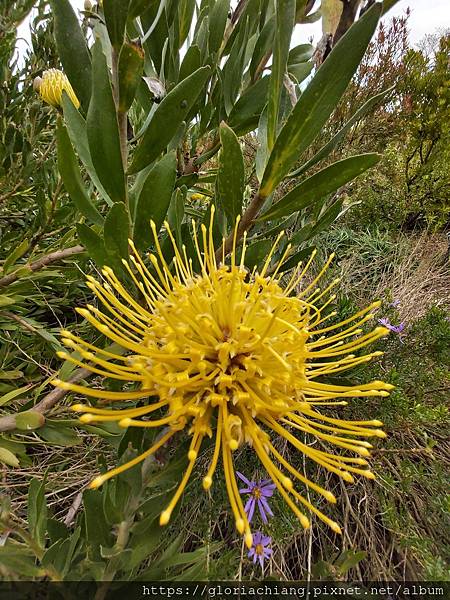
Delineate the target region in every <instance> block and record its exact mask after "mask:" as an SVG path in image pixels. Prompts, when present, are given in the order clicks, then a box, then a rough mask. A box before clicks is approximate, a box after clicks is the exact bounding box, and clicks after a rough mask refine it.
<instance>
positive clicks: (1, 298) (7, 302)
mask: <svg viewBox="0 0 450 600" xmlns="http://www.w3.org/2000/svg"><path fill="white" fill-rule="evenodd" d="M15 302H16V299H15V297H14V296H7V295H6V294H0V308H1V307H3V306H11V304H14V303H15Z"/></svg>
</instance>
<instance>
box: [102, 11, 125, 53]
mask: <svg viewBox="0 0 450 600" xmlns="http://www.w3.org/2000/svg"><path fill="white" fill-rule="evenodd" d="M129 4H130V0H103V12H104V14H105V21H106V28H107V29H108V35H109V39H110V40H111V45H112V46H113V47H114V48H115V49H116V50H118V49H119V48H120V47H121V45H122V44H123V39H124V34H125V27H126V24H127V15H128V6H129Z"/></svg>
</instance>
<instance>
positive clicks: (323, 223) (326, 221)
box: [308, 200, 344, 239]
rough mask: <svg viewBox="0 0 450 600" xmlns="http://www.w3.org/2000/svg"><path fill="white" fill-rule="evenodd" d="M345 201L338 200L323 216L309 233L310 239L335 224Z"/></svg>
mask: <svg viewBox="0 0 450 600" xmlns="http://www.w3.org/2000/svg"><path fill="white" fill-rule="evenodd" d="M343 202H344V201H343V200H336V202H334V204H332V205H331V206H330V207H329V208H327V210H326V211H325V212H324V213H323V214H322V215H321V217H320V218H319V220H318V221H317V223H316V224H315V225H314V226H313V228H312V229H311V231H310V232H309V236H308V239H311V238H313V237H314V236H315V235H317V234H319V233H320V232H321V231H325V229H327V228H328V227H329V226H330V225H331V224H332V223H334V222H335V221H336V219H337V217H338V216H339V213H340V212H341V210H342V204H343Z"/></svg>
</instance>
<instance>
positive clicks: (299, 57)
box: [288, 44, 314, 65]
mask: <svg viewBox="0 0 450 600" xmlns="http://www.w3.org/2000/svg"><path fill="white" fill-rule="evenodd" d="M313 54H314V48H313V47H312V46H311V44H300V45H299V46H295V47H294V48H292V49H291V50H289V57H288V65H298V64H300V63H306V62H308V61H309V60H310V59H311V58H312V55H313Z"/></svg>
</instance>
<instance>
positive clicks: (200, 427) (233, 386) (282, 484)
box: [53, 207, 393, 547]
mask: <svg viewBox="0 0 450 600" xmlns="http://www.w3.org/2000/svg"><path fill="white" fill-rule="evenodd" d="M213 215H214V207H213V210H212V216H211V223H210V226H209V228H206V227H205V226H204V225H202V227H201V235H200V236H198V235H197V233H195V227H194V243H195V247H196V252H197V257H198V261H199V264H200V269H199V270H200V272H199V274H197V273H195V272H194V270H193V263H192V260H190V259H189V260H188V258H187V255H186V250H185V248H184V247H182V248H181V249H180V248H178V247H177V244H176V242H175V239H174V237H173V234H172V232H171V231H170V228H169V226H168V224H167V223H166V224H165V226H166V229H167V232H168V235H169V236H170V239H171V241H172V244H173V248H174V252H175V256H174V259H173V268H170V267H169V265H168V264H167V263H166V261H165V259H164V257H163V254H162V251H161V247H160V244H159V242H158V237H157V232H156V228H155V225H154V224H153V223H152V230H153V235H154V238H155V247H156V253H155V254H150V255H149V257H148V259H149V264H150V265H151V266H150V268H148V267H147V266H146V263H145V262H144V260H143V259H142V257H141V256H140V255H139V254H138V253H137V252H136V250H135V248H134V246H133V242H132V241H131V240H130V246H131V248H132V250H133V252H132V254H131V256H130V258H129V261H128V262H127V261H124V264H125V266H126V268H127V270H128V272H129V274H130V277H131V278H132V279H133V280H134V282H135V284H136V286H137V287H138V289H139V291H140V293H141V296H142V298H143V299H144V300H145V304H144V302H142V303H140V302H137V301H136V300H135V298H134V297H133V295H132V294H131V293H130V292H129V291H128V290H127V289H125V288H124V286H123V285H122V283H121V282H120V281H119V279H118V278H117V277H116V275H115V274H114V272H113V271H112V269H111V268H109V267H105V268H104V269H103V271H102V273H103V277H104V280H103V281H102V282H98V281H96V280H95V279H94V278H92V277H88V286H89V287H90V289H91V290H92V291H93V292H94V294H95V295H96V296H97V298H98V301H99V304H100V305H103V307H104V309H106V310H100V309H99V308H96V307H95V306H92V305H88V306H87V308H84V309H77V310H78V312H79V313H80V314H81V315H82V316H83V317H85V318H86V319H87V320H88V321H89V322H90V323H91V324H92V325H93V326H94V327H95V328H96V329H98V330H99V331H100V332H101V333H102V334H104V335H105V336H107V337H108V338H109V339H111V340H112V341H113V342H116V343H118V344H119V345H120V346H122V347H123V348H124V349H126V350H127V351H128V356H122V355H118V354H114V353H112V352H109V351H106V350H103V349H101V348H97V347H95V346H93V345H91V344H89V343H88V342H86V341H84V340H83V339H81V338H79V337H77V336H75V335H73V334H72V333H70V332H67V331H64V332H63V333H62V335H63V341H64V343H65V344H66V346H68V347H69V348H71V349H73V350H74V351H76V352H77V353H78V355H81V357H82V358H84V359H85V360H86V361H88V362H87V363H85V362H83V361H81V360H78V359H77V358H75V357H74V356H70V355H69V354H67V353H65V352H62V353H60V354H59V355H60V357H61V358H63V359H65V360H70V361H72V362H73V363H74V364H76V365H82V366H85V367H87V368H88V369H90V370H91V371H92V372H94V373H97V374H99V375H102V376H105V377H111V378H113V379H119V380H123V381H126V382H128V383H134V384H135V385H134V386H133V389H128V390H126V391H120V392H119V391H117V392H115V391H106V390H102V389H96V388H92V387H84V386H80V385H76V384H72V383H66V382H62V381H60V380H55V381H54V382H53V383H54V384H55V385H57V386H59V387H62V388H63V389H66V390H72V391H74V392H76V393H79V394H84V395H85V396H88V397H92V398H98V399H102V400H107V401H111V402H120V401H129V402H130V403H132V402H133V401H136V400H140V401H141V402H142V403H144V406H139V407H131V408H126V409H105V408H97V407H91V406H87V405H81V404H78V405H75V406H73V407H72V408H73V410H75V411H77V412H81V413H84V414H83V415H82V416H81V418H80V419H81V421H83V422H84V423H92V422H100V421H117V422H118V424H119V426H121V427H157V428H163V427H165V428H166V429H165V430H164V433H163V435H162V437H160V439H158V438H157V439H158V441H157V442H156V443H155V444H154V445H153V446H152V447H151V448H149V449H148V450H146V451H145V452H144V453H143V454H141V455H140V456H138V457H136V458H134V459H133V460H131V461H129V462H128V463H126V464H123V465H121V466H119V467H116V468H115V469H112V470H111V471H109V472H107V473H105V474H103V475H100V476H98V477H96V478H95V479H94V480H93V481H92V483H91V487H92V488H97V487H99V486H100V485H102V484H103V483H104V482H105V481H106V480H107V479H110V478H111V477H113V476H115V475H117V474H118V473H121V472H122V471H124V470H126V469H128V468H130V467H132V466H134V465H136V464H138V463H139V462H140V461H142V460H144V459H145V458H146V457H148V456H150V455H151V454H153V453H154V452H155V451H156V450H157V449H158V448H159V447H161V446H162V445H163V444H164V443H166V442H167V441H168V440H169V439H170V438H171V437H172V436H173V435H174V434H175V432H176V431H178V430H180V429H187V431H188V434H189V435H190V436H191V443H190V448H189V452H188V459H189V463H188V467H187V470H186V472H185V473H184V476H183V478H182V481H181V483H180V485H179V487H178V489H177V491H176V493H175V495H174V496H173V498H172V500H171V501H170V502H169V504H168V506H167V507H166V509H165V510H164V511H163V512H162V514H161V517H160V523H161V524H162V525H164V524H166V523H168V521H169V519H170V516H171V513H172V511H173V509H174V507H175V505H176V503H177V502H178V500H179V498H180V496H181V494H182V492H183V490H184V488H185V486H186V484H187V482H188V480H189V477H190V475H191V473H192V470H193V468H194V465H195V462H196V459H197V457H198V453H199V450H200V447H201V444H202V440H203V438H204V437H205V436H209V437H213V438H214V451H213V455H212V459H211V463H210V466H209V468H208V471H207V473H206V474H205V476H204V478H203V487H204V488H205V489H206V490H208V489H209V488H210V487H211V485H212V481H213V476H214V474H215V472H216V468H217V465H218V462H219V458H220V457H221V458H222V465H223V472H224V479H225V484H226V487H227V492H228V496H229V501H230V505H231V508H232V511H233V513H234V517H235V520H236V527H237V530H238V531H239V532H240V533H241V534H245V541H246V544H247V545H248V546H249V547H251V545H252V535H251V531H250V525H249V522H248V519H247V516H246V513H245V510H244V506H243V504H242V501H241V498H240V494H239V491H238V486H237V483H236V477H235V472H234V465H233V452H234V451H235V450H236V449H237V448H239V447H240V446H241V445H243V444H248V445H249V446H251V447H252V448H253V450H254V452H255V453H256V454H257V456H258V458H259V459H260V461H261V463H262V464H263V466H264V467H265V469H266V470H267V472H268V474H269V476H270V477H271V479H272V480H273V482H274V483H275V485H276V487H277V488H278V490H279V492H280V494H281V495H282V496H283V498H284V499H285V501H286V502H287V503H288V505H289V506H290V508H291V509H292V510H293V512H294V513H295V514H296V515H297V517H298V518H299V520H300V522H301V524H302V525H303V527H308V526H309V519H308V517H307V516H306V515H305V514H304V513H303V512H301V511H300V508H299V506H300V505H303V506H304V507H306V509H308V510H309V511H311V512H313V513H315V514H316V515H317V516H318V517H319V518H320V519H322V520H323V521H324V522H325V523H327V524H328V525H330V526H331V527H332V529H333V530H334V531H336V532H340V528H339V526H338V525H337V523H335V522H334V521H332V520H331V519H329V518H328V517H327V516H326V515H324V514H323V513H321V512H320V511H319V510H318V509H317V508H316V507H315V506H314V505H312V504H311V503H310V502H309V501H308V500H307V499H306V498H304V497H303V496H302V495H301V494H300V493H299V492H298V491H297V490H296V489H295V487H294V483H293V479H294V480H297V481H298V482H300V483H302V484H304V485H306V486H307V487H309V488H310V489H312V490H314V491H316V492H317V493H319V494H321V495H322V496H323V497H325V498H326V499H327V500H328V501H329V502H336V499H335V497H334V496H333V494H332V493H331V492H329V491H327V490H325V489H323V488H322V487H321V486H319V485H317V484H316V483H314V482H313V481H311V480H309V479H308V478H307V477H305V476H304V475H302V474H301V473H299V472H298V471H297V470H296V469H295V468H294V467H293V466H292V465H291V464H290V463H289V462H288V461H286V459H285V458H284V457H283V456H282V454H280V452H279V451H278V450H277V449H276V447H275V445H274V443H273V439H272V437H271V436H282V437H283V438H285V440H287V442H289V444H290V445H291V446H292V447H293V448H295V449H297V450H299V451H300V452H301V453H303V454H304V455H306V456H307V457H309V458H311V459H312V460H314V461H315V462H316V463H317V464H319V465H321V466H323V467H325V468H326V469H327V470H328V471H331V472H333V473H335V474H337V475H338V476H339V477H341V478H342V479H344V480H345V481H349V482H351V481H353V476H352V475H353V474H359V475H363V476H366V477H369V478H373V474H372V473H371V472H370V471H369V470H367V469H366V465H367V461H366V457H367V456H368V455H369V448H371V445H370V444H369V443H368V442H367V441H366V438H368V437H372V436H375V437H384V436H385V434H384V433H383V432H382V431H381V430H380V429H379V427H380V426H381V425H382V423H381V422H380V421H376V420H371V421H346V420H341V419H336V418H333V417H330V416H327V415H326V414H325V413H323V412H322V411H323V409H326V408H327V407H328V406H336V405H344V404H346V401H345V399H346V398H352V397H357V396H386V395H388V391H389V390H390V389H392V387H393V386H391V385H389V384H386V383H383V382H382V381H372V382H370V383H367V384H363V385H358V386H344V385H331V384H327V383H323V382H322V381H321V377H322V376H324V375H329V374H335V373H339V372H342V371H345V370H347V369H350V368H352V367H354V366H355V365H359V364H361V363H364V362H366V361H368V360H370V358H371V357H373V356H378V355H380V354H381V353H380V352H373V353H372V354H369V355H365V356H356V355H355V351H356V350H359V349H360V348H363V347H365V346H367V345H368V344H370V343H371V342H373V341H374V340H376V339H377V338H380V337H381V336H383V335H385V334H387V333H388V330H387V329H386V328H384V327H377V328H376V329H374V330H373V331H371V332H370V333H365V334H363V332H362V329H361V325H362V324H363V323H365V322H366V321H368V320H369V319H371V318H372V317H373V315H372V314H371V311H372V309H373V308H375V307H377V306H378V305H379V304H378V303H374V304H372V305H371V306H369V307H367V308H365V309H364V310H361V311H359V312H358V313H356V314H354V315H353V316H352V317H349V318H347V319H345V320H344V321H342V322H341V323H339V324H332V325H326V321H327V320H329V319H330V318H331V317H333V316H334V315H335V313H333V312H332V313H328V314H324V309H325V307H327V306H328V305H329V304H330V303H331V302H332V301H333V299H334V297H335V296H334V295H331V290H332V288H333V287H334V285H336V283H337V280H335V281H334V282H333V283H332V284H331V285H330V286H328V287H326V289H324V290H320V289H319V288H318V287H317V283H318V281H319V280H320V279H321V278H322V276H323V274H324V273H325V271H326V269H327V267H328V266H329V264H330V262H331V260H332V257H330V259H329V260H328V261H327V262H326V264H325V266H324V267H323V269H322V270H321V271H320V273H319V275H318V276H317V277H316V278H314V279H313V280H312V281H311V282H310V283H309V284H308V285H304V287H303V289H302V290H301V291H300V292H299V293H297V294H293V293H294V292H295V291H296V290H298V287H299V285H300V284H301V283H302V282H303V281H304V277H305V274H306V272H307V271H308V269H309V267H310V265H311V263H312V261H313V258H314V253H313V255H311V258H310V259H309V260H308V262H307V263H306V265H305V266H304V267H302V265H300V266H298V267H297V269H295V271H294V273H293V274H292V276H291V277H290V280H289V281H288V282H287V284H286V285H284V286H282V281H281V279H282V276H281V275H280V274H279V271H280V267H281V265H282V263H283V261H284V260H285V259H286V257H287V256H288V253H289V247H288V248H287V249H286V251H285V252H284V254H283V256H282V258H281V260H280V262H279V263H278V265H277V267H276V268H275V269H274V270H273V271H272V272H271V273H270V274H268V270H269V265H270V263H271V261H272V257H273V255H274V252H275V250H276V247H277V245H278V243H279V241H280V239H281V237H282V235H283V234H280V236H279V237H278V239H277V241H276V242H275V244H274V247H273V248H272V250H271V251H270V253H269V256H268V257H267V260H266V261H265V264H264V265H263V267H262V269H261V270H260V271H259V272H258V271H257V270H256V269H253V271H252V272H251V273H249V272H248V270H247V269H246V268H245V267H244V257H245V250H246V243H245V236H244V244H243V250H242V254H241V257H240V260H239V263H238V262H237V255H236V233H235V243H234V246H233V251H232V253H231V257H230V259H229V264H226V260H225V257H224V256H223V255H224V252H222V261H221V262H220V263H218V262H217V261H216V256H215V252H214V244H213V239H212V221H213ZM236 230H237V227H236ZM236 230H235V231H236ZM143 304H144V305H143ZM155 397H156V399H155ZM156 411H158V413H157V414H158V416H157V417H156V418H153V414H154V413H156ZM296 431H298V432H301V434H302V440H303V441H301V440H300V439H298V438H297V437H296V436H295V435H294V433H295V432H296ZM360 438H363V439H360ZM308 440H310V441H311V442H314V444H311V445H310V444H309V443H308ZM330 446H335V447H337V448H338V449H340V450H344V451H347V452H348V453H350V455H347V454H346V455H341V454H334V453H333V452H331V451H330ZM354 455H356V456H354ZM289 475H290V476H292V478H290V476H289Z"/></svg>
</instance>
